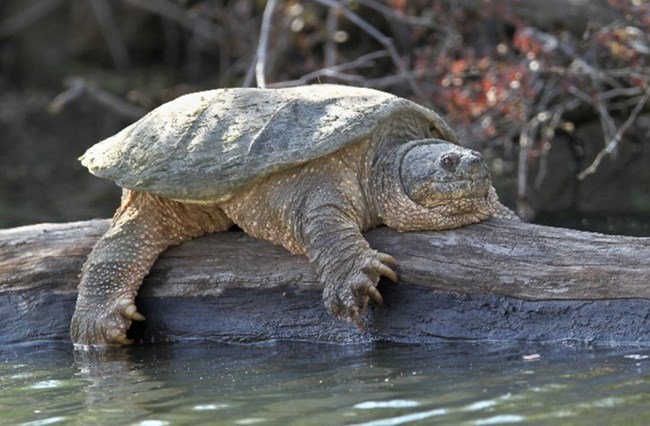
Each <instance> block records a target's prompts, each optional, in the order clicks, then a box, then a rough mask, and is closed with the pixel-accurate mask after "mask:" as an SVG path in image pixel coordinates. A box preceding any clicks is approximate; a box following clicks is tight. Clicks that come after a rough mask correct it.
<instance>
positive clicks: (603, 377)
mask: <svg viewBox="0 0 650 426" xmlns="http://www.w3.org/2000/svg"><path fill="white" fill-rule="evenodd" d="M532 355H536V356H532ZM649 358H650V349H648V348H643V347H589V346H586V345H571V344H566V343H556V344H545V345H532V344H524V343H467V342H465V343H463V342H458V343H442V344H439V345H427V346H410V345H394V344H378V345H363V346H337V345H323V344H307V343H296V342H293V343H289V342H275V343H266V344H257V345H245V346H242V345H226V344H218V343H206V342H194V343H183V344H174V345H166V346H165V345H162V346H149V347H147V346H140V347H132V348H111V349H110V350H107V351H89V352H73V351H72V349H71V346H69V345H60V344H31V345H19V346H12V347H9V348H4V349H1V350H0V411H1V412H2V418H1V419H0V423H3V422H6V423H7V424H27V425H46V424H68V423H79V424H82V423H83V424H86V423H89V424H137V425H165V424H174V425H176V424H258V423H259V424H282V425H324V424H350V425H351V424H362V425H400V424H436V423H441V424H449V423H452V424H506V423H514V422H526V423H528V422H536V421H539V422H543V423H549V422H550V423H554V422H569V423H575V422H579V423H590V422H591V423H594V422H595V423H622V424H645V422H646V420H647V418H648V415H649V414H650V378H649V376H648V372H649V371H650V370H649V367H648V366H650V359H649Z"/></svg>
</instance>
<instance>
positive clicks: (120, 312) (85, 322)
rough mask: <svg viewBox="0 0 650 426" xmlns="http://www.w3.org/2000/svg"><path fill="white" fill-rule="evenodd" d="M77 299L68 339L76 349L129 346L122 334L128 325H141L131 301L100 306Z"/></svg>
mask: <svg viewBox="0 0 650 426" xmlns="http://www.w3.org/2000/svg"><path fill="white" fill-rule="evenodd" d="M89 302H90V301H88V300H84V299H83V298H82V297H81V296H80V300H77V308H76V310H75V313H74V315H73V316H72V323H71V325H70V335H71V337H72V342H73V343H74V344H75V346H76V345H82V346H83V345H130V344H132V343H133V341H132V340H131V339H129V338H128V337H126V331H127V330H128V329H129V327H130V326H131V322H132V321H144V320H145V318H144V316H143V315H142V314H141V313H140V312H138V310H137V308H136V306H135V303H134V301H133V298H132V297H121V298H116V299H114V300H112V301H111V302H109V303H108V304H106V303H105V302H104V303H89Z"/></svg>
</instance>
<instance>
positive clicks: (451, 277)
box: [0, 219, 650, 343]
mask: <svg viewBox="0 0 650 426" xmlns="http://www.w3.org/2000/svg"><path fill="white" fill-rule="evenodd" d="M108 223H109V222H108V220H93V221H86V222H76V223H67V224H42V225H33V226H27V227H21V228H14V229H8V230H1V231H0V343H15V342H24V341H34V340H67V339H68V332H69V322H70V318H71V316H72V312H73V309H74V302H75V297H76V286H77V283H78V271H79V270H80V268H81V265H82V263H83V262H84V260H85V257H86V255H87V254H88V252H89V251H90V249H91V247H92V245H93V244H94V243H95V241H96V240H97V239H98V238H99V237H100V236H101V235H102V234H103V233H104V231H105V230H106V229H107V227H108ZM366 236H367V238H368V240H369V241H370V243H371V245H372V246H373V247H374V248H376V249H378V250H381V251H383V252H386V253H389V254H391V255H393V256H394V257H395V258H396V259H397V261H398V266H397V268H396V272H397V273H398V275H399V277H400V282H399V283H398V284H397V285H394V284H392V283H390V282H388V281H387V282H383V281H382V282H380V286H379V288H380V290H381V292H382V293H383V295H384V299H385V306H383V307H378V306H374V305H372V306H371V307H370V309H369V312H368V313H367V318H366V323H367V330H366V332H364V333H362V332H359V331H358V330H356V328H355V327H353V326H351V325H350V324H347V323H344V322H341V321H338V320H335V319H334V318H332V317H331V316H330V315H329V314H328V313H327V312H326V310H325V308H324V306H323V304H322V301H321V292H322V286H321V284H320V283H319V282H318V280H317V279H316V276H315V274H314V272H313V269H312V266H311V265H310V264H309V263H308V262H307V260H306V259H305V258H303V257H300V256H294V255H291V254H289V253H288V252H286V251H285V250H284V249H282V248H280V247H275V246H273V245H271V244H269V243H266V242H263V241H258V240H255V239H253V238H250V237H248V236H246V235H245V234H243V233H242V232H239V231H231V232H225V233H219V234H212V235H207V236H205V237H203V238H199V239H196V240H193V241H190V242H187V243H185V244H182V245H180V246H177V247H173V248H171V249H169V250H168V251H166V252H165V253H164V254H163V255H162V256H161V257H160V259H159V260H158V262H157V263H156V264H155V266H154V268H153V269H152V271H151V274H150V275H149V277H148V278H146V279H145V282H144V285H143V287H142V289H141V291H140V294H139V296H138V300H137V304H138V305H139V307H140V310H141V311H142V312H143V314H144V315H145V316H146V317H147V321H145V322H144V323H141V324H136V325H134V326H133V327H132V330H131V334H132V337H135V338H136V339H139V340H140V341H144V342H155V341H178V340H183V339H197V338H199V339H212V340H222V341H231V342H249V341H258V340H268V339H301V340H314V341H327V342H337V343H345V342H368V341H378V340H390V341H396V342H410V343H413V342H417V343H422V342H434V341H437V340H440V339H477V340H487V339H490V340H532V341H551V340H558V339H569V340H570V339H576V340H582V341H590V342H593V341H600V342H637V343H650V238H633V237H624V236H606V235H601V234H595V233H587V232H579V231H572V230H567V229H561V228H551V227H544V226H537V225H531V224H525V223H515V222H509V221H502V220H497V219H491V220H489V221H487V222H484V223H481V224H477V225H472V226H468V227H465V228H461V229H457V230H451V231H444V232H417V233H404V234H400V233H397V232H395V231H393V230H391V229H389V228H379V229H375V230H372V231H370V232H368V233H367V235H366Z"/></svg>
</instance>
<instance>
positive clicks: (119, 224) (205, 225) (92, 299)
mask: <svg viewBox="0 0 650 426" xmlns="http://www.w3.org/2000/svg"><path fill="white" fill-rule="evenodd" d="M231 224H232V222H231V221H230V220H229V219H228V218H227V217H226V215H225V214H224V213H223V212H222V211H221V209H219V208H218V207H216V206H202V205H196V204H186V203H180V202H176V201H172V200H169V199H165V198H161V197H158V196H155V195H151V194H145V193H139V192H134V191H131V192H129V193H128V194H127V195H126V196H125V197H124V198H123V200H122V205H121V206H120V208H119V209H118V210H117V212H116V213H115V216H114V218H113V222H112V224H111V227H110V228H109V230H108V231H107V232H106V233H105V234H104V235H103V236H102V237H101V239H100V240H99V241H98V242H97V244H96V245H95V247H94V248H93V250H92V251H91V253H90V254H89V255H88V259H87V260H86V262H85V264H84V266H83V268H82V270H81V283H80V284H79V289H78V296H77V304H76V307H75V312H74V315H73V317H72V323H71V325H70V334H71V338H72V342H73V343H75V344H79V345H111V344H129V343H131V341H130V340H129V339H128V338H127V336H126V331H127V330H128V328H129V326H130V325H131V321H134V320H135V321H141V320H144V317H143V316H142V315H141V314H140V313H139V312H138V311H137V308H136V306H135V296H136V294H137V292H138V289H139V288H140V285H141V284H142V280H143V279H144V277H145V276H146V275H147V274H148V273H149V270H150V269H151V267H152V266H153V264H154V262H155V261H156V259H157V258H158V256H159V255H160V253H162V252H163V251H164V250H165V249H167V248H168V247H170V246H173V245H176V244H180V243H182V242H183V241H187V240H190V239H192V238H196V237H199V236H201V235H203V234H205V233H207V232H216V231H224V230H226V229H228V228H229V227H230V226H231Z"/></svg>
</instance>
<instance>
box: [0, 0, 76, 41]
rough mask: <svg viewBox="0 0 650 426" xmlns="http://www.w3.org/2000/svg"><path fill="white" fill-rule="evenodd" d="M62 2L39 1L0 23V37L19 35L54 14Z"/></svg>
mask: <svg viewBox="0 0 650 426" xmlns="http://www.w3.org/2000/svg"><path fill="white" fill-rule="evenodd" d="M61 3H63V0H41V1H40V2H36V3H34V4H32V5H31V6H29V7H28V8H27V9H25V10H23V11H21V12H19V13H17V14H16V15H14V16H12V17H11V18H9V19H6V20H5V21H4V22H2V23H0V37H9V36H12V35H14V34H16V33H19V32H20V31H22V30H23V29H25V28H27V27H29V26H30V25H32V24H33V23H35V22H36V21H38V20H39V19H41V18H44V17H46V16H47V15H49V14H50V13H52V12H54V10H56V8H57V7H59V6H60V5H61Z"/></svg>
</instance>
